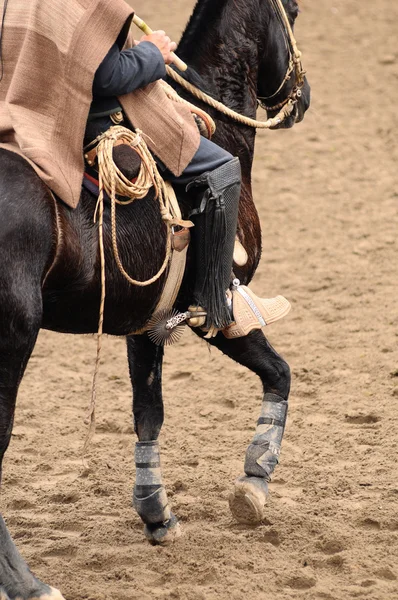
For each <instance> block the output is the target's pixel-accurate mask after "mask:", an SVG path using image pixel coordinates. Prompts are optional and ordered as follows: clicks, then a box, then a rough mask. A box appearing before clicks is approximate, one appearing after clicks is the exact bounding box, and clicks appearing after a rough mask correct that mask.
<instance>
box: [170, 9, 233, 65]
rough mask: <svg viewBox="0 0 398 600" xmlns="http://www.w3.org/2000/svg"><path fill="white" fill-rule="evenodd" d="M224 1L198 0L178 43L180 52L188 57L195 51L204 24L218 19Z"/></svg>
mask: <svg viewBox="0 0 398 600" xmlns="http://www.w3.org/2000/svg"><path fill="white" fill-rule="evenodd" d="M224 3H225V0H197V2H196V5H195V8H194V10H193V13H192V15H191V18H190V19H189V21H188V23H187V26H186V27H185V30H184V33H183V34H182V37H181V41H180V43H179V45H178V51H179V53H180V54H183V55H184V57H185V58H186V59H189V54H190V53H191V52H193V51H194V48H195V44H196V43H197V42H198V41H199V40H200V39H201V38H203V24H204V23H205V24H207V25H208V26H209V25H210V24H214V23H215V22H216V21H218V19H219V17H220V14H221V11H222V8H223V5H224Z"/></svg>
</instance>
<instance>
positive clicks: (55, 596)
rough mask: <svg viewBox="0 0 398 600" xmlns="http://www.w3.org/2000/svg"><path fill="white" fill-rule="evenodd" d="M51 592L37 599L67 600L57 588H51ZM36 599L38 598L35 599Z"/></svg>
mask: <svg viewBox="0 0 398 600" xmlns="http://www.w3.org/2000/svg"><path fill="white" fill-rule="evenodd" d="M50 590H51V591H50V593H49V594H45V595H44V596H40V597H39V598H38V599H37V600H65V598H64V597H63V595H62V594H61V592H60V591H59V590H57V589H55V588H50ZM34 600H36V598H35V599H34Z"/></svg>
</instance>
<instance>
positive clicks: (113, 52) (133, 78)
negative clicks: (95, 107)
mask: <svg viewBox="0 0 398 600" xmlns="http://www.w3.org/2000/svg"><path fill="white" fill-rule="evenodd" d="M165 76H166V67H165V64H164V60H163V56H162V53H161V52H160V50H159V49H158V48H157V47H156V46H155V44H152V42H141V43H140V44H138V46H134V47H133V48H128V49H127V50H122V51H120V50H119V48H118V46H117V44H114V45H113V46H112V47H111V49H110V50H109V52H108V54H107V55H106V57H105V58H104V60H103V61H102V63H101V64H100V66H99V67H98V69H97V72H96V74H95V77H94V82H93V95H94V96H95V97H109V96H122V95H123V94H129V93H130V92H133V91H134V90H137V89H138V88H141V87H145V86H146V85H148V84H149V83H152V82H153V81H157V80H158V79H162V78H163V77H165Z"/></svg>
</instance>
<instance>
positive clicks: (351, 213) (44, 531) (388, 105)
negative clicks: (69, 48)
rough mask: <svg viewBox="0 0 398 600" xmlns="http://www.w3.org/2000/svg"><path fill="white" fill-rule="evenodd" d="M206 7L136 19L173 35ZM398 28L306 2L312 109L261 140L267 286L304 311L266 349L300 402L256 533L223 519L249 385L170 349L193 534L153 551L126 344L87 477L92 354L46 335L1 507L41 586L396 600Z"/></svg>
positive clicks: (174, 429) (173, 443) (371, 15)
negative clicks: (279, 360) (288, 375)
mask: <svg viewBox="0 0 398 600" xmlns="http://www.w3.org/2000/svg"><path fill="white" fill-rule="evenodd" d="M192 6H193V2H192V1H191V0H189V1H188V0H170V1H169V2H163V3H160V2H155V1H154V0H137V1H136V2H135V8H136V10H137V13H138V14H139V15H140V16H141V17H143V18H146V19H147V20H148V22H149V23H150V24H151V25H152V27H153V28H154V29H155V28H164V29H166V30H168V31H170V33H171V34H172V35H173V36H175V37H176V38H178V36H179V35H180V33H181V30H182V28H183V26H184V24H185V22H186V20H187V18H188V15H189V13H190V11H191V9H192ZM397 21H398V8H397V5H396V3H395V2H391V1H388V2H387V0H375V1H374V2H360V1H359V0H333V2H329V1H328V0H303V2H302V13H301V15H300V17H299V21H298V24H297V28H296V33H297V38H298V41H299V44H300V47H301V48H302V50H303V59H304V63H305V67H306V68H307V71H308V77H309V80H310V83H311V85H312V92H313V100H312V108H311V110H310V111H309V112H308V113H307V116H306V118H305V120H304V122H303V123H302V124H300V125H297V126H296V127H294V128H293V129H292V130H289V131H279V132H266V131H265V132H260V133H259V134H258V137H257V145H256V156H255V162H254V176H253V177H254V193H255V198H256V204H257V206H258V209H259V212H260V216H261V219H262V224H263V232H264V244H263V246H264V248H263V258H262V262H261V265H260V268H259V270H258V272H257V275H256V277H255V280H254V283H253V289H254V290H255V291H256V292H257V293H259V294H262V295H264V296H273V295H276V294H278V293H280V294H284V295H285V296H286V297H288V298H289V300H290V301H291V302H292V305H293V310H292V312H291V314H290V315H289V317H288V318H286V319H285V320H284V321H282V322H280V323H277V324H275V325H272V326H271V327H270V328H269V330H268V331H266V333H267V335H268V337H269V339H270V341H271V343H272V344H273V345H274V346H275V347H276V348H277V349H278V351H280V352H281V353H282V354H283V356H284V357H285V358H286V360H287V361H288V362H289V364H290V366H291V368H292V372H293V384H292V394H291V398H290V410H289V418H288V424H287V429H286V435H285V439H284V444H283V449H282V455H281V462H280V465H279V467H278V469H277V471H276V472H275V476H274V479H273V482H272V484H271V486H270V489H271V496H270V500H269V504H268V507H267V510H266V517H265V519H264V522H263V523H262V524H261V525H260V526H259V527H257V528H250V527H247V526H243V525H238V524H237V523H235V522H234V520H233V518H232V516H231V514H230V512H229V508H228V494H229V492H230V490H231V486H232V484H233V481H234V479H235V478H236V477H237V476H238V475H240V474H242V473H243V461H244V455H245V451H246V448H247V446H248V444H249V442H250V440H251V438H252V436H253V432H254V427H255V422H256V420H257V418H258V416H259V411H260V405H261V386H260V382H259V380H258V379H257V378H256V377H255V376H254V375H252V374H251V373H249V372H248V371H246V370H245V369H243V368H241V367H239V366H237V365H236V364H235V363H233V362H232V361H230V360H229V359H228V358H226V357H224V356H222V355H221V354H220V353H219V352H218V351H217V350H215V349H214V350H211V352H209V350H208V347H207V345H206V344H205V343H204V342H200V341H199V340H198V339H197V338H196V337H195V336H194V335H193V334H191V333H190V332H187V333H186V334H184V337H183V339H182V341H181V342H180V343H179V344H178V345H176V346H174V347H172V348H171V349H168V350H167V352H166V359H165V369H164V397H165V407H166V421H165V425H164V427H163V430H162V434H161V447H162V460H163V473H164V479H165V482H166V485H167V490H168V493H169V496H170V500H171V503H172V506H173V510H174V511H175V512H176V514H177V515H178V516H179V517H180V519H181V523H182V527H183V532H184V536H183V537H181V539H179V540H178V541H177V542H176V543H175V544H174V545H173V546H171V547H169V548H160V547H152V546H150V545H149V544H148V543H147V542H146V541H145V538H144V536H143V531H142V524H141V522H140V520H139V518H138V516H137V515H136V514H135V512H134V511H133V509H132V508H131V493H132V484H133V480H134V464H133V462H134V461H133V448H134V442H135V438H134V434H133V427H132V419H131V415H130V412H131V390H130V382H129V378H128V372H127V361H126V352H125V342H124V340H122V339H114V338H107V339H105V340H104V346H105V350H104V355H103V364H102V366H101V375H100V391H99V398H98V415H97V417H98V431H97V435H96V437H95V439H94V441H93V443H92V446H91V450H90V454H89V466H88V468H85V467H83V465H82V445H83V442H84V439H85V434H86V427H85V425H84V423H83V420H84V417H85V414H86V410H87V405H88V402H89V397H90V385H91V375H92V370H93V366H94V359H95V340H94V338H93V337H83V336H61V335H58V334H54V333H49V332H42V333H41V335H40V337H39V341H38V343H37V346H36V349H35V351H34V354H33V356H32V359H31V360H30V362H29V365H28V369H27V374H26V376H25V378H24V380H23V384H22V386H21V390H20V394H19V401H18V410H17V416H16V422H15V428H14V432H13V438H12V443H11V447H10V449H9V451H8V453H7V455H6V459H5V463H4V486H3V491H2V497H1V504H2V512H3V513H4V516H5V517H6V519H7V523H8V526H9V528H10V531H11V532H12V535H13V536H14V538H15V539H16V542H17V544H18V547H19V549H20V550H21V552H22V554H23V556H24V557H25V558H26V559H27V561H28V562H29V564H30V566H31V568H32V570H33V571H34V572H35V573H36V574H37V575H38V576H39V577H40V578H42V579H43V580H44V581H46V582H47V583H49V584H51V585H53V586H55V587H57V588H59V589H61V590H62V592H63V594H64V595H65V598H66V599H67V600H109V599H114V600H152V599H163V598H172V599H176V600H213V599H217V600H230V599H233V600H255V599H259V600H268V599H272V600H287V599H300V598H305V600H315V599H316V600H321V599H322V600H347V599H351V598H359V599H365V598H369V599H371V600H393V599H394V598H398V510H397V508H398V468H397V464H398V453H397V441H398V437H397V433H398V410H397V403H398V348H397V342H398V337H397V336H398V310H397V296H398V286H397V270H398V259H397V226H398V210H397V206H398V180H397V159H398V156H397V151H396V148H397V144H396V134H397V125H398V116H397V115H398V111H397V104H396V90H397V84H398V51H397V45H396V33H397V29H396V27H397V26H396V23H397ZM137 35H139V34H137Z"/></svg>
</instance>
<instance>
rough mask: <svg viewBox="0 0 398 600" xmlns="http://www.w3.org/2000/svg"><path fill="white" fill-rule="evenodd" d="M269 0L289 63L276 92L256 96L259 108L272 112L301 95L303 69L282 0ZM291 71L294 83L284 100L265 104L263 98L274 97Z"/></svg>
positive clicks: (281, 88)
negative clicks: (270, 104) (293, 75)
mask: <svg viewBox="0 0 398 600" xmlns="http://www.w3.org/2000/svg"><path fill="white" fill-rule="evenodd" d="M269 1H270V3H271V5H272V7H273V9H274V11H275V14H276V16H277V19H278V21H279V23H280V25H281V27H282V31H283V36H284V39H285V43H286V48H287V50H288V52H289V64H288V67H287V71H286V74H285V77H284V78H283V81H282V83H281V84H280V86H279V87H278V89H277V90H276V92H274V93H273V94H272V95H271V96H257V101H258V104H259V106H261V108H263V109H265V110H266V111H267V112H272V111H276V110H280V109H282V108H283V107H284V106H286V104H288V103H289V104H290V105H291V106H292V107H293V106H295V105H296V104H297V102H298V101H299V99H300V98H301V96H302V91H301V90H302V87H303V85H304V82H305V71H304V69H303V65H302V62H301V52H300V50H299V49H298V47H297V42H296V39H295V37H294V34H293V30H292V27H291V25H290V21H289V18H288V16H287V13H286V10H285V7H284V6H283V4H282V0H269ZM293 72H294V73H295V85H294V86H293V88H292V89H291V91H290V92H289V94H288V96H287V97H286V98H285V99H284V100H282V102H279V104H275V105H274V106H268V104H265V102H264V100H271V99H272V98H275V97H276V96H277V95H278V94H279V93H280V92H281V91H282V90H283V88H284V86H285V84H286V83H287V82H288V81H289V80H290V78H291V76H292V73H293Z"/></svg>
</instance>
